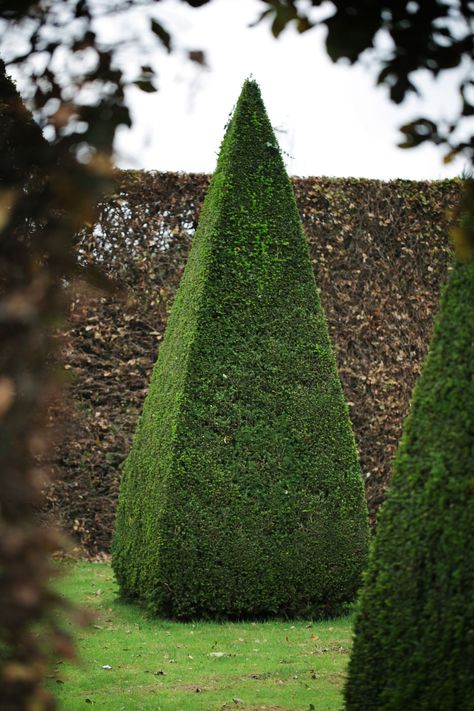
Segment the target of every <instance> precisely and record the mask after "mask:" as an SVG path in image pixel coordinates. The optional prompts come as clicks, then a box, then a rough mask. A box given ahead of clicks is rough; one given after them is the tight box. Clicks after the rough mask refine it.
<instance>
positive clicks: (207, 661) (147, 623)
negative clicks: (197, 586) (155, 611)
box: [51, 562, 352, 711]
mask: <svg viewBox="0 0 474 711" xmlns="http://www.w3.org/2000/svg"><path fill="white" fill-rule="evenodd" d="M60 589H61V592H62V593H63V594H65V595H66V596H67V597H68V598H69V599H72V600H74V601H75V602H76V603H79V604H81V605H83V606H86V607H87V608H89V609H92V610H93V611H94V613H95V619H94V621H93V623H92V624H91V625H90V626H89V627H88V628H87V629H81V630H79V633H78V634H77V637H78V651H79V656H80V662H79V664H76V665H72V664H65V663H63V664H59V665H58V666H57V668H56V669H55V670H54V673H53V674H52V678H51V685H52V686H53V687H54V690H55V692H56V694H57V696H58V699H59V702H60V706H61V708H64V709H67V710H68V711H78V710H79V709H87V708H91V707H92V708H97V709H102V710H103V711H226V710H227V711H228V710H229V709H240V711H313V710H314V711H315V710H316V709H317V711H335V710H336V709H342V707H343V700H342V688H343V684H344V678H345V671H346V667H347V662H348V656H349V651H350V646H351V635H352V618H351V617H343V618H339V619H337V620H330V621H324V622H311V621H301V620H299V621H295V622H292V621H288V620H277V621H275V620H272V621H268V622H239V623H223V624H216V623H203V622H196V623H178V622H170V621H166V620H157V619H151V618H149V617H147V615H146V614H145V613H144V612H143V611H142V610H140V609H139V608H136V607H133V606H129V605H125V604H124V603H123V602H121V601H120V600H118V598H117V586H116V583H115V581H114V578H113V573H112V571H111V568H110V565H109V564H108V563H90V562H89V563H86V562H74V563H68V564H67V574H66V575H65V576H64V577H63V579H62V580H61V582H60Z"/></svg>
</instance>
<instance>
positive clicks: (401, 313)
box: [46, 171, 461, 554]
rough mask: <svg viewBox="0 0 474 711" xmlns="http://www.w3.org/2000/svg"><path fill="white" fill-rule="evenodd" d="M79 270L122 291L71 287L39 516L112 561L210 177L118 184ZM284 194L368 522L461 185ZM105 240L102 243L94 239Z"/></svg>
mask: <svg viewBox="0 0 474 711" xmlns="http://www.w3.org/2000/svg"><path fill="white" fill-rule="evenodd" d="M116 179H117V192H116V194H115V195H114V196H112V197H111V199H110V200H109V201H108V202H107V203H106V204H104V206H103V207H102V216H101V223H100V229H97V227H96V228H95V229H94V230H91V231H89V232H88V233H84V234H83V235H81V236H80V238H79V240H78V245H77V249H78V255H79V258H80V259H81V260H82V261H84V262H87V263H91V264H96V265H98V266H101V267H102V268H104V269H105V271H106V273H107V274H109V275H110V276H112V277H114V278H116V279H118V280H119V281H120V282H121V283H123V285H124V289H123V293H122V295H121V296H120V297H117V295H111V294H104V293H100V292H98V291H95V290H93V289H91V288H90V287H85V286H84V285H82V284H77V285H76V286H75V290H74V298H73V302H72V307H71V315H70V321H69V324H68V325H67V328H66V329H65V331H64V336H63V338H64V367H65V375H66V376H67V377H68V378H69V379H70V382H71V385H70V397H69V398H68V400H67V403H66V404H65V405H63V406H62V407H61V408H59V409H58V410H57V411H55V412H53V413H52V418H53V420H56V421H60V422H61V423H62V424H63V429H64V436H63V442H62V444H61V445H60V446H58V447H57V449H56V456H55V458H54V461H52V462H51V466H52V467H53V468H55V469H56V471H57V480H56V482H55V484H54V485H53V486H52V487H51V489H50V491H49V492H48V497H47V505H46V513H47V514H48V516H49V517H50V518H53V519H57V520H59V522H60V523H62V524H63V525H64V526H65V528H66V530H68V531H70V532H72V533H73V534H74V535H75V537H76V538H77V539H78V540H79V542H80V543H81V544H82V545H83V546H84V547H85V548H86V550H87V551H88V552H89V553H91V554H96V553H98V552H101V551H108V550H109V546H110V539H111V533H112V530H113V523H114V513H115V504H116V500H117V496H118V484H119V477H120V469H119V466H120V464H121V462H122V461H123V460H124V458H125V456H126V455H127V453H128V450H129V447H130V443H131V436H132V433H133V430H134V428H135V425H136V421H137V418H138V416H139V413H140V411H141V408H142V405H143V400H144V397H145V393H146V388H147V385H148V382H149V376H150V372H151V368H152V366H153V363H154V362H155V360H156V355H157V351H158V348H159V345H160V340H161V338H162V335H163V331H164V327H165V324H166V318H167V314H168V311H169V307H170V304H171V302H172V299H173V296H174V293H175V291H176V288H177V285H178V283H179V280H180V277H181V274H182V271H183V267H184V264H185V262H186V257H187V254H188V251H189V246H190V242H191V236H192V233H193V231H194V228H195V226H196V222H197V217H198V214H199V210H200V207H201V203H202V200H203V198H204V195H205V192H206V190H207V187H208V184H209V176H207V175H196V174H194V175H193V174H176V173H156V172H151V173H145V172H142V171H122V172H118V173H117V178H116ZM293 187H294V190H295V195H296V199H297V203H298V207H299V210H300V213H301V217H302V220H303V225H304V228H305V234H306V237H307V239H308V243H309V249H310V254H311V258H312V260H313V266H314V269H315V274H316V281H317V284H318V286H319V287H320V289H321V299H322V303H323V307H324V310H325V314H326V318H327V320H328V323H329V329H330V334H331V337H332V340H333V343H334V345H335V348H336V355H337V360H338V366H339V372H340V375H341V378H342V381H343V386H344V392H345V396H346V398H347V400H348V402H349V407H350V414H351V419H352V423H353V427H354V431H355V435H356V440H357V444H358V448H359V452H360V457H361V464H362V471H363V474H364V478H365V482H366V489H367V496H368V502H369V510H370V513H371V518H372V522H374V521H375V515H376V512H377V510H378V507H379V505H380V503H381V502H382V500H383V496H384V492H385V489H386V486H387V483H388V480H389V477H390V472H391V460H392V457H393V454H394V452H395V449H396V446H397V444H398V440H399V438H400V435H401V428H402V422H403V418H404V416H405V415H406V413H407V409H408V404H409V400H410V396H411V392H412V389H413V386H414V383H415V380H416V378H417V376H418V374H419V372H420V368H421V363H422V360H423V357H424V355H425V353H426V351H427V347H428V342H429V338H430V334H431V328H432V325H433V319H434V315H435V313H436V309H437V306H438V300H439V292H440V287H441V285H442V284H443V283H444V281H445V279H446V275H447V269H448V262H449V238H448V229H449V220H450V211H451V210H452V209H453V208H454V207H455V206H456V204H457V203H458V201H459V197H460V195H461V182H460V181H458V180H451V181H432V182H415V181H402V180H397V181H392V182H389V183H385V182H381V181H374V180H357V179H335V178H305V179H301V178H295V179H293ZM105 234H106V235H107V237H106V238H105V237H104V235H105Z"/></svg>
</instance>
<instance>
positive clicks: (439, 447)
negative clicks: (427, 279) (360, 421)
mask: <svg viewBox="0 0 474 711" xmlns="http://www.w3.org/2000/svg"><path fill="white" fill-rule="evenodd" d="M473 343H474V265H472V264H465V265H461V264H457V265H456V266H455V269H454V271H453V273H452V274H451V276H450V279H449V281H448V285H447V288H446V290H445V293H444V296H443V299H442V302H441V311H440V314H439V318H438V320H437V323H436V326H435V329H434V333H433V338H432V343H431V347H430V351H429V355H428V358H427V361H426V364H425V366H424V369H423V372H422V375H421V378H420V380H419V382H418V384H417V386H416V388H415V391H414V395H413V402H412V406H411V411H410V414H409V416H408V418H407V420H406V423H405V427H404V434H403V438H402V441H401V444H400V448H399V451H398V454H397V457H396V461H395V469H394V475H393V478H392V484H391V488H390V489H389V493H388V496H387V501H386V503H385V504H384V506H383V508H382V511H381V515H380V520H379V525H378V532H377V536H376V539H375V544H374V546H373V549H372V551H371V556H370V564H369V570H368V574H367V578H366V581H365V586H364V589H363V592H362V595H361V607H360V611H359V614H358V618H357V622H356V636H355V643H354V650H353V655H352V659H351V662H350V670H349V679H348V683H347V688H346V700H347V709H348V711H356V710H358V709H360V710H361V711H362V709H363V710H364V711H371V710H374V711H375V709H377V711H396V710H397V711H398V710H399V709H407V710H408V711H411V710H413V711H415V709H416V711H424V710H425V711H428V710H429V711H437V710H438V709H439V711H441V710H442V711H456V710H457V709H463V710H466V711H469V710H472V709H474V676H473V673H472V671H473V666H472V665H473V660H474V555H473V551H474V478H473V472H474V446H473V444H474V349H473Z"/></svg>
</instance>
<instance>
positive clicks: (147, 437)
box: [113, 81, 368, 618]
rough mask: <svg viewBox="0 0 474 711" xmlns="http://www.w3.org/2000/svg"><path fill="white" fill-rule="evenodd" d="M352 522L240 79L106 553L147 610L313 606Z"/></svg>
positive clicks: (346, 573) (261, 114) (358, 496)
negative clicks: (231, 115) (111, 540)
mask: <svg viewBox="0 0 474 711" xmlns="http://www.w3.org/2000/svg"><path fill="white" fill-rule="evenodd" d="M367 538H368V528H367V510H366V504H365V500H364V494H363V486H362V480H361V476H360V470H359V465H358V461H357V454H356V449H355V444H354V438H353V434H352V431H351V425H350V421H349V416H348V411H347V406H346V404H345V402H344V398H343V394H342V389H341V384H340V381H339V378H338V374H337V371H336V364H335V359H334V355H333V352H332V349H331V344H330V340H329V336H328V332H327V327H326V323H325V319H324V315H323V312H322V308H321V305H320V302H319V298H318V293H317V289H316V286H315V283H314V277H313V272H312V268H311V263H310V260H309V257H308V251H307V246H306V243H305V239H304V235H303V231H302V228H301V223H300V219H299V215H298V210H297V207H296V203H295V200H294V196H293V192H292V189H291V184H290V181H289V178H288V176H287V174H286V171H285V168H284V164H283V161H282V158H281V155H280V152H279V149H278V146H277V143H276V140H275V136H274V134H273V130H272V127H271V124H270V122H269V120H268V117H267V115H266V113H265V108H264V106H263V103H262V100H261V97H260V92H259V89H258V87H257V85H256V84H255V83H254V82H252V81H248V82H246V83H245V85H244V88H243V91H242V94H241V97H240V99H239V101H238V104H237V107H236V110H235V113H234V115H233V117H232V119H231V121H230V123H229V126H228V129H227V132H226V135H225V138H224V141H223V144H222V147H221V152H220V156H219V160H218V165H217V169H216V172H215V174H214V176H213V179H212V182H211V186H210V189H209V192H208V195H207V198H206V200H205V203H204V206H203V210H202V213H201V218H200V223H199V227H198V230H197V232H196V236H195V239H194V242H193V248H192V250H191V254H190V256H189V260H188V264H187V266H186V270H185V273H184V276H183V278H182V281H181V284H180V287H179V290H178V293H177V295H176V298H175V302H174V304H173V309H172V312H171V314H170V317H169V321H168V326H167V330H166V335H165V338H164V341H163V345H162V346H161V349H160V353H159V357H158V361H157V364H156V366H155V369H154V372H153V375H152V380H151V384H150V388H149V393H148V396H147V399H146V401H145V405H144V410H143V414H142V417H141V419H140V422H139V425H138V428H137V432H136V435H135V439H134V443H133V446H132V450H131V452H130V455H129V457H128V459H127V462H126V465H125V469H124V476H123V481H122V487H121V494H120V499H119V505H118V512H117V523H116V533H115V537H114V542H113V567H114V570H115V572H116V575H117V578H118V581H119V583H120V585H121V589H122V591H123V593H124V594H125V595H127V596H129V597H132V598H139V599H140V600H141V601H142V602H144V603H146V604H148V606H149V607H150V608H151V609H152V610H153V611H154V612H157V613H165V614H169V615H173V616H176V617H183V618H186V617H193V616H198V615H201V616H214V617H220V616H227V617H238V616H257V615H269V614H286V615H299V614H306V615H322V614H329V613H333V612H334V611H335V610H337V609H338V607H339V606H340V605H341V604H343V603H344V602H347V601H349V600H351V599H352V598H353V596H354V594H355V592H356V590H357V587H358V585H359V582H360V574H361V570H362V568H363V566H364V563H365V560H366V549H367Z"/></svg>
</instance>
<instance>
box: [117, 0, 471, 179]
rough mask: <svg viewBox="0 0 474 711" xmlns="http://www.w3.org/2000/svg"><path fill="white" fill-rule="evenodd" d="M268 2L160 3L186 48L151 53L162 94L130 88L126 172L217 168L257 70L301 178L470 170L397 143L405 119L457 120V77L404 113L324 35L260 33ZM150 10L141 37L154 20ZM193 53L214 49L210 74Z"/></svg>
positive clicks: (426, 149)
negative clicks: (338, 60)
mask: <svg viewBox="0 0 474 711" xmlns="http://www.w3.org/2000/svg"><path fill="white" fill-rule="evenodd" d="M155 7H156V6H155ZM263 7H264V6H263V5H262V3H261V2H259V0H213V1H212V2H210V3H209V4H208V5H205V6H203V7H202V8H198V9H193V8H190V7H189V6H187V5H186V4H185V3H182V2H180V1H179V0H162V2H160V4H159V7H158V9H157V10H155V11H154V14H155V16H156V17H157V19H160V20H161V21H162V22H163V24H164V25H165V26H166V27H167V28H168V29H169V30H170V32H171V34H172V36H173V39H174V44H175V51H174V52H173V53H172V54H171V55H169V56H168V55H166V54H165V52H164V51H161V50H156V52H155V53H154V54H153V56H152V63H153V65H154V66H155V67H156V68H157V70H158V87H159V91H158V92H157V93H156V94H144V93H142V92H141V91H140V90H139V89H135V88H133V89H130V92H131V93H130V95H129V98H130V101H131V105H132V113H133V119H134V124H133V128H132V129H131V130H128V129H123V130H121V131H120V134H119V136H118V140H117V144H116V149H117V163H118V165H119V166H120V167H124V168H125V167H132V168H145V169H156V170H162V171H166V170H169V171H185V172H212V171H213V170H214V167H215V162H216V152H217V151H218V149H219V144H220V141H221V139H222V135H223V130H224V125H225V124H226V121H227V118H228V115H229V113H230V111H231V110H232V107H233V106H234V104H235V102H236V100H237V98H238V95H239V92H240V88H241V85H242V83H243V81H244V80H245V78H246V77H248V76H250V75H252V76H253V77H254V78H255V79H256V80H257V81H258V83H259V84H260V87H261V90H262V96H263V99H264V102H265V104H266V107H267V111H268V113H269V116H270V120H271V121H272V124H273V126H274V127H275V129H276V130H277V137H278V140H279V142H280V145H281V147H282V149H283V150H284V151H285V152H286V153H288V154H289V156H286V163H287V168H288V171H289V173H290V174H292V175H301V176H303V175H304V176H307V175H324V176H344V177H348V176H354V177H367V178H381V179H392V178H412V179H438V178H443V177H452V176H456V175H459V174H460V173H461V171H462V170H463V167H464V163H463V161H462V160H458V161H457V162H453V163H451V164H450V165H449V166H444V165H443V162H442V151H441V150H440V149H437V148H435V147H434V146H428V145H426V146H422V147H419V148H416V149H412V150H409V151H407V150H402V149H400V148H397V146H396V144H397V143H398V141H399V138H400V133H399V132H398V126H399V125H401V124H402V123H403V122H406V121H407V120H409V119H411V118H416V117H417V116H418V115H421V114H428V115H430V116H431V117H433V118H435V119H436V118H437V117H440V116H445V117H446V116H448V117H449V115H450V111H451V112H452V111H453V108H454V109H455V108H456V106H457V102H458V98H457V95H456V91H455V79H456V76H459V74H457V72H455V71H454V72H453V71H452V72H446V73H445V74H444V75H442V76H441V77H440V78H439V79H438V80H437V81H436V82H434V81H432V80H428V78H427V77H424V76H421V77H420V80H421V82H422V86H423V87H424V92H423V93H424V98H423V100H419V99H416V98H411V99H410V100H409V101H407V102H405V103H404V104H403V105H402V106H401V107H396V106H394V105H393V104H392V103H391V102H390V101H389V99H388V96H387V92H386V89H383V88H378V89H377V88H376V87H375V85H374V72H373V70H371V68H370V66H361V65H356V66H355V67H349V66H345V65H344V64H343V65H341V64H337V65H334V64H333V63H332V62H331V61H330V60H329V59H328V57H327V55H326V53H325V50H324V29H318V30H310V31H309V32H307V33H305V34H303V35H299V34H297V33H296V31H295V30H293V28H288V29H287V30H285V31H284V33H283V34H282V35H280V37H279V39H278V40H275V39H274V38H273V36H272V35H271V32H270V29H269V25H268V23H265V21H264V22H263V23H261V24H260V25H258V26H257V27H255V28H250V27H249V24H250V23H252V22H253V21H254V20H255V19H256V17H257V16H258V15H259V13H260V12H261V11H262V9H263ZM140 13H144V11H143V10H142V9H137V10H136V16H135V17H136V27H135V31H137V28H139V26H140V22H141V21H143V22H145V15H144V14H143V16H140ZM128 22H130V20H128ZM132 24H134V23H132ZM187 49H203V50H204V51H205V53H206V56H207V61H208V65H209V68H208V69H203V68H201V67H199V66H198V65H196V64H194V63H192V62H189V61H188V60H187V59H186V58H185V55H186V52H185V50H187ZM144 59H146V60H147V61H148V59H149V58H145V57H144ZM451 115H452V113H451ZM290 156H291V157H290Z"/></svg>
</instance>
